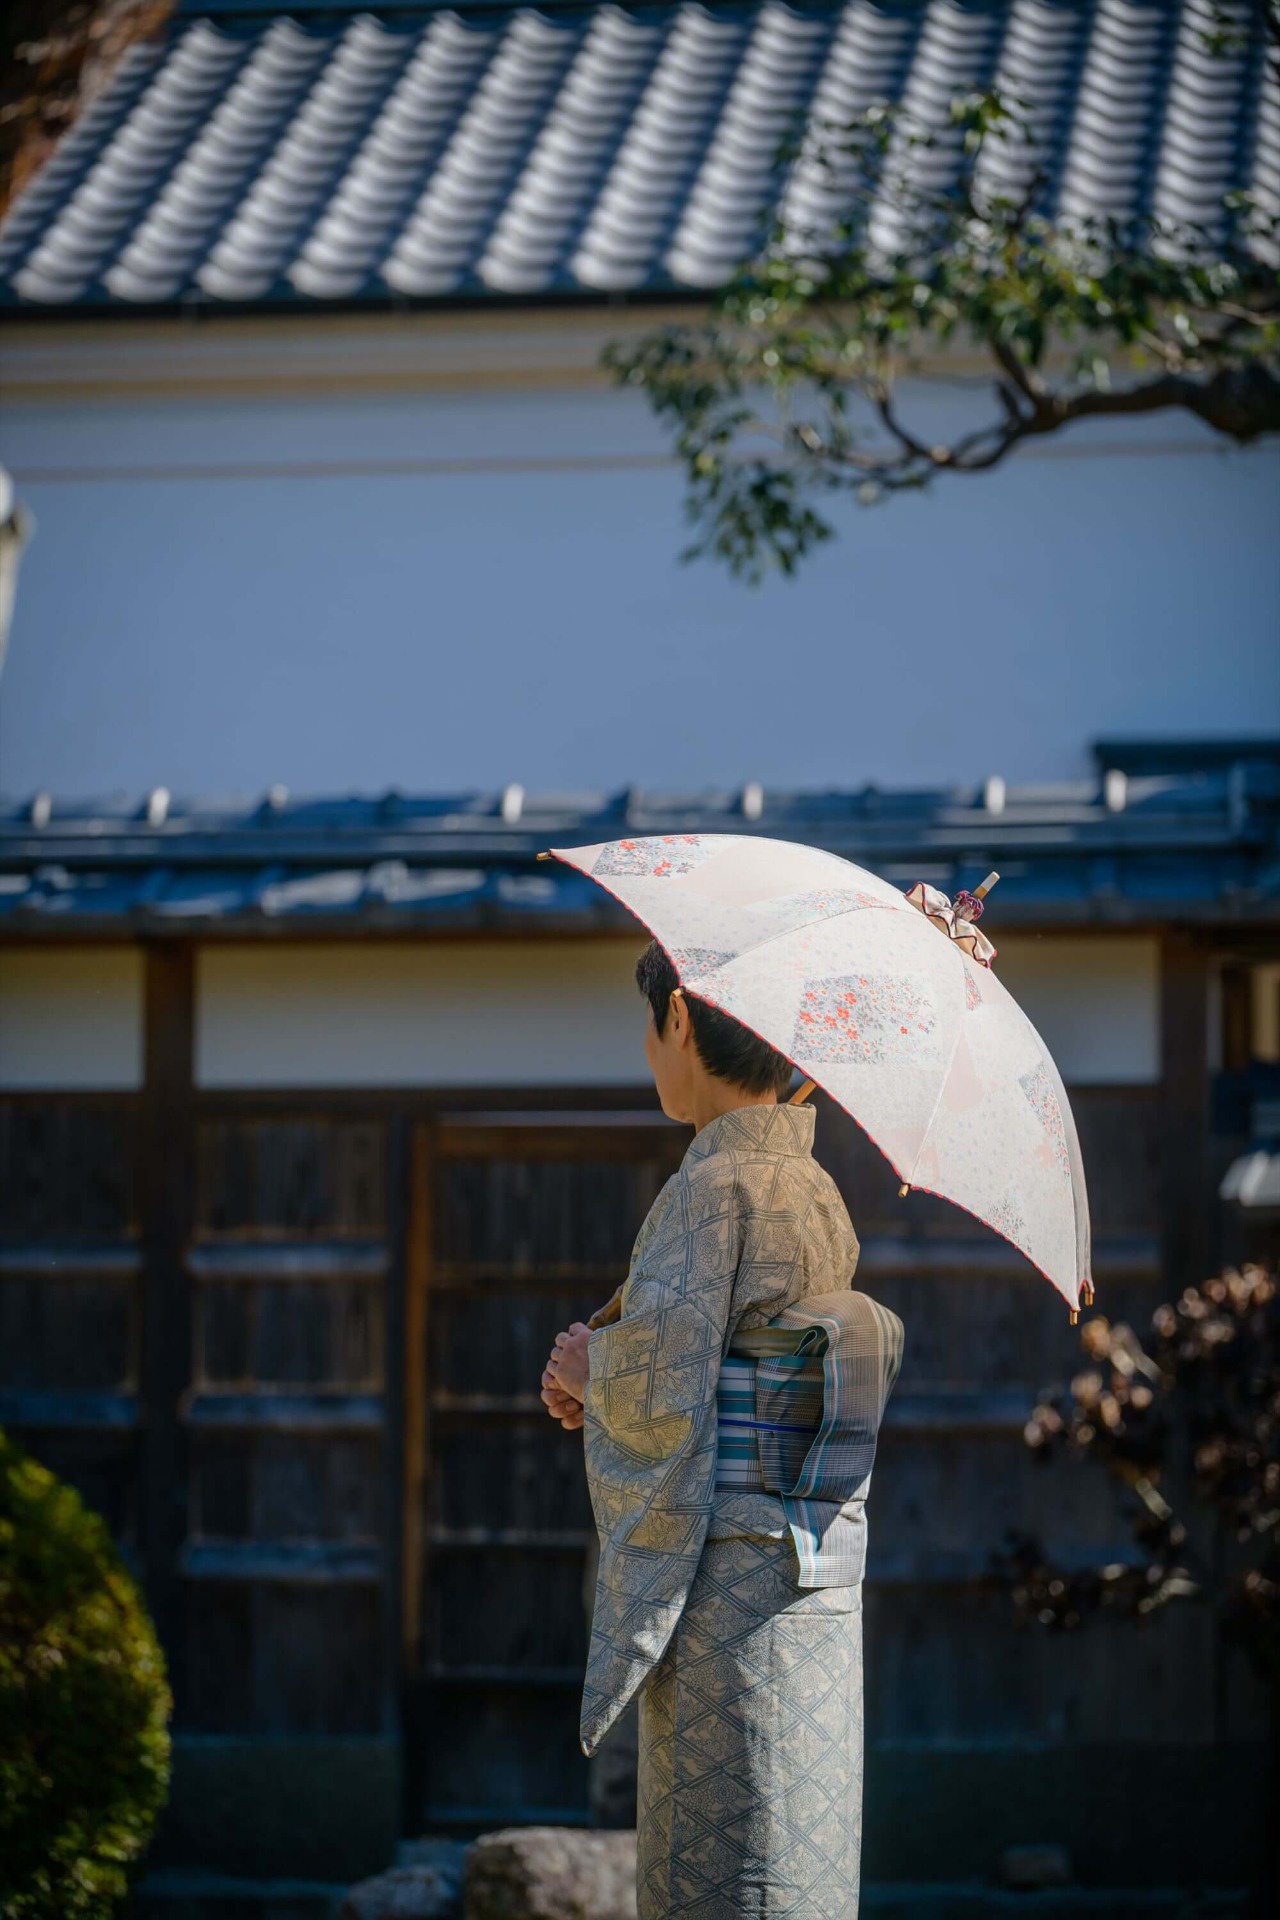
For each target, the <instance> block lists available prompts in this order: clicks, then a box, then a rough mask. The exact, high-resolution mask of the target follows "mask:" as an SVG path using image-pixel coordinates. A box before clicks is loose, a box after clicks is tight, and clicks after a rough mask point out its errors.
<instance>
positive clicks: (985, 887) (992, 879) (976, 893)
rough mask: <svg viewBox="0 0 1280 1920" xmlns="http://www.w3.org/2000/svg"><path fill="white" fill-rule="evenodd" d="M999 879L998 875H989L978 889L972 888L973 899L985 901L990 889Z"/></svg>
mask: <svg viewBox="0 0 1280 1920" xmlns="http://www.w3.org/2000/svg"><path fill="white" fill-rule="evenodd" d="M999 878H1000V875H999V874H998V873H989V874H988V875H987V877H986V879H985V880H984V881H983V883H982V885H981V886H980V887H975V888H974V890H973V897H974V899H975V900H985V899H986V897H987V895H988V894H989V893H990V891H991V889H992V887H994V885H995V884H996V881H997V880H998V879H999Z"/></svg>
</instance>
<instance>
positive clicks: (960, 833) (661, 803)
mask: <svg viewBox="0 0 1280 1920" xmlns="http://www.w3.org/2000/svg"><path fill="white" fill-rule="evenodd" d="M1242 745H1243V743H1242ZM695 832H697V833H759V834H767V835H769V836H770V837H772V838H774V839H780V840H799V841H804V842H806V843H808V844H809V845H812V846H820V847H826V848H828V849H830V850H831V851H832V852H834V853H839V854H842V855H844V856H846V857H847V858H849V859H851V860H855V861H857V862H858V863H859V864H861V865H865V866H868V867H871V868H872V869H873V870H874V871H876V872H877V873H880V874H883V875H884V877H885V878H886V879H890V880H894V881H897V882H898V883H899V884H900V885H902V886H908V885H910V884H911V882H913V881H914V880H918V879H926V880H929V881H931V882H932V883H933V884H935V885H937V886H941V887H944V888H946V889H947V890H948V891H954V890H955V888H957V887H958V886H961V885H974V884H976V882H977V881H978V880H979V879H980V878H981V877H982V876H983V874H985V873H987V872H988V871H989V870H990V869H991V868H992V867H996V868H998V869H999V872H1000V874H1001V883H1000V895H999V899H1000V916H999V917H1000V924H1001V925H1002V926H1006V927H1009V926H1016V925H1018V924H1019V923H1021V924H1023V925H1027V924H1032V923H1035V924H1045V923H1060V924H1079V923H1091V922H1118V923H1130V924H1139V925H1141V924H1148V925H1149V924H1152V923H1158V922H1161V921H1167V920H1170V919H1172V920H1180V921H1181V920H1204V921H1215V920H1227V919H1230V920H1236V921H1258V920H1267V921H1272V922H1274V921H1276V920H1277V919H1280V750H1278V749H1277V746H1276V745H1275V744H1274V743H1272V744H1271V745H1269V746H1268V745H1266V744H1260V745H1259V747H1258V749H1257V751H1256V752H1255V753H1254V755H1253V757H1251V758H1249V759H1242V760H1240V761H1237V762H1235V763H1234V764H1232V765H1230V766H1226V767H1218V768H1215V769H1212V770H1210V771H1208V772H1204V773H1200V774H1189V773H1185V772H1184V773H1177V774H1172V775H1167V774H1161V773H1153V774H1147V775H1144V776H1142V777H1140V778H1139V777H1133V776H1125V775H1124V774H1122V773H1119V772H1117V771H1116V770H1114V769H1113V770H1111V771H1110V772H1109V773H1107V774H1106V775H1105V776H1104V777H1103V778H1102V779H1101V780H1100V781H1098V782H1096V783H1090V784H1087V785H1086V784H1081V785H1078V786H1066V787H1023V788H1019V787H1010V788H1008V789H1005V787H1004V786H1003V783H998V782H992V783H989V784H988V786H987V787H986V788H984V789H977V790H968V789H965V790H958V791H921V792H914V793H913V792H902V791H899V792H884V791H881V790H880V789H878V788H874V787H868V788H863V789H862V790H860V791H859V792H855V793H830V792H828V793H773V792H765V791H762V790H761V789H760V788H759V787H755V788H748V789H746V790H745V791H744V792H742V793H736V794H703V795H680V794H652V793H642V792H638V791H636V790H634V789H631V790H628V791H626V792H623V793H618V794H612V795H554V794H551V795H527V796H526V795H525V794H523V793H522V792H521V790H520V789H519V788H508V789H507V790H506V792H505V793H504V794H471V795H459V796H455V797H443V798H424V799H415V798H412V797H409V796H406V795H403V794H398V793H388V794H385V795H383V796H382V797H381V798H379V799H369V800H365V799H345V800H313V801H292V800H290V799H289V797H288V795H287V794H284V793H282V792H281V791H279V790H275V791H273V792H272V793H270V794H268V795H267V796H266V797H265V798H264V799H262V800H261V801H259V802H257V803H255V804H253V805H224V806H215V805H199V804H194V803H193V804H177V803H174V802H173V801H172V800H171V799H170V797H169V795H168V794H166V793H163V792H157V793H154V794H152V795H150V796H149V797H148V799H146V800H145V801H142V802H139V803H113V804H108V805H101V806H90V805H76V804H71V803H62V802H58V803H55V802H53V801H52V800H50V799H49V797H48V796H44V795H41V796H39V797H37V798H36V799H34V800H27V801H23V802H21V803H20V804H13V803H9V804H5V805H3V806H0V935H3V936H4V937H13V936H21V935H23V934H34V935H37V936H42V937H43V936H47V935H49V934H56V933H60V932H65V933H77V932H85V931H99V930H111V929H113V928H114V929H117V930H119V929H121V928H124V929H133V930H137V931H144V930H149V931H165V930H167V931H171V932H183V931H201V930H205V929H215V928H223V929H228V930H234V931H237V932H239V931H255V930H258V931H266V930H270V929H272V928H279V927H281V926H285V925H287V926H290V927H293V928H295V929H302V928H305V927H313V928H316V929H318V930H323V929H324V928H326V927H328V926H335V927H343V926H349V925H351V924H353V923H355V924H365V925H383V926H393V927H397V926H398V927H405V928H410V927H423V928H427V927H432V928H435V927H440V928H443V927H487V926H501V925H516V926H520V925H529V924H531V923H535V922H536V923H538V924H540V925H542V926H544V927H555V928H557V929H559V928H564V929H570V928H582V927H589V926H602V925H619V924H622V923H623V922H622V915H621V911H620V909H618V908H616V907H614V906H613V904H612V903H611V902H610V901H609V899H608V898H607V896H605V895H604V894H603V893H602V892H601V891H600V890H599V889H598V888H597V887H595V886H593V885H592V884H591V882H589V881H587V880H585V879H584V878H583V877H582V876H581V875H580V874H578V873H576V872H573V871H571V870H569V869H566V868H562V867H559V866H558V865H552V864H546V865H538V864H536V859H535V856H536V855H537V853H538V852H540V851H541V850H542V849H543V848H545V847H548V846H572V845H575V844H576V845H582V844H585V843H589V842H592V841H596V840H613V839H620V838H623V837H625V836H628V835H631V834H636V835H641V834H662V833H695Z"/></svg>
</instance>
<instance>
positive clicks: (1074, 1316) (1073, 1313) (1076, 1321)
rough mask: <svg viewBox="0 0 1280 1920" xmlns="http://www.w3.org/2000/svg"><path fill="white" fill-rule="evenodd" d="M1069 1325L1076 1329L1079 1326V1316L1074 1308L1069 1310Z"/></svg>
mask: <svg viewBox="0 0 1280 1920" xmlns="http://www.w3.org/2000/svg"><path fill="white" fill-rule="evenodd" d="M1071 1324H1072V1326H1073V1327H1078V1326H1079V1325H1080V1315H1079V1313H1078V1311H1077V1310H1076V1308H1075V1307H1072V1309H1071Z"/></svg>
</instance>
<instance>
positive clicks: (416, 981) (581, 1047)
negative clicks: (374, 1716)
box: [196, 938, 645, 1087]
mask: <svg viewBox="0 0 1280 1920" xmlns="http://www.w3.org/2000/svg"><path fill="white" fill-rule="evenodd" d="M643 944H644V943H643V941H642V940H641V939H639V938H637V939H636V940H634V941H626V940H621V941H613V940H608V941H601V940H596V941H585V940H584V941H569V940H565V941H559V940H557V941H529V942H525V943H517V942H515V941H503V942H499V941H493V942H471V941H457V942H445V943H442V944H440V945H434V946H432V945H425V944H424V945H421V946H418V945H413V946H400V945H397V946H377V945H374V944H372V943H369V942H364V943H360V942H356V941H352V942H350V943H342V944H338V945H333V946H330V945H325V946H323V947H319V946H316V947H304V946H295V947H289V946H282V947H277V946H274V945H273V946H270V947H208V948H205V949H204V950H203V951H202V952H201V953H200V955H199V960H198V968H197V1019H196V1077H197V1079H198V1081H199V1082H200V1084H201V1085H202V1086H206V1087H309V1086H339V1087H341V1086H361V1087H373V1086H387V1087H390V1086H432V1087H463V1086H482V1087H483V1086H557V1085H577V1084H582V1085H599V1086H609V1085H618V1084H635V1083H637V1082H641V1081H643V1079H644V1077H645V1063H644V1045H643V1036H644V1003H643V1001H642V1000H641V999H640V996H639V994H638V993H637V992H636V988H635V982H634V968H635V962H636V956H637V954H638V953H639V951H640V949H641V947H642V946H643Z"/></svg>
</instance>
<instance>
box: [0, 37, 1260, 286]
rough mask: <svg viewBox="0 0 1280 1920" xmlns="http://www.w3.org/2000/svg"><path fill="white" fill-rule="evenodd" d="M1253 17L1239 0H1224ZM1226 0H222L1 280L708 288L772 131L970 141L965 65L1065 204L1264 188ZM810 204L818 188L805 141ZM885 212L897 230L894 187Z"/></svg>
mask: <svg viewBox="0 0 1280 1920" xmlns="http://www.w3.org/2000/svg"><path fill="white" fill-rule="evenodd" d="M1227 7H1228V10H1229V11H1234V12H1235V13H1236V14H1237V15H1238V16H1239V18H1240V19H1241V20H1242V21H1244V22H1245V23H1249V22H1251V21H1255V11H1254V9H1253V8H1252V7H1251V6H1250V5H1249V0H1227ZM1222 11H1223V8H1222V6H1221V5H1219V4H1217V0H1182V4H1177V0H800V4H794V5H790V4H782V3H781V0H744V3H743V4H737V3H736V0H729V3H726V4H720V3H719V0H713V3H712V4H693V3H692V0H690V3H688V4H656V5H653V4H647V3H645V4H635V5H628V6H615V5H603V6H600V5H597V6H588V5H582V4H573V5H568V4H565V0H543V4H542V5H540V6H538V7H534V6H520V5H516V6H508V7H498V6H495V5H494V4H492V0H489V3H488V4H486V3H485V0H473V3H472V4H470V5H468V4H466V3H465V0H463V3H462V4H460V5H458V6H456V7H453V8H448V9H445V8H442V7H440V6H429V5H419V6H417V7H412V6H388V7H386V8H385V9H382V10H374V11H373V12H360V13H356V12H354V11H352V10H349V9H347V8H344V7H342V6H337V7H335V6H333V5H321V4H319V0H298V3H297V4H295V6H294V7H293V9H292V10H291V12H288V13H286V12H279V13H277V12H272V11H268V10H266V9H263V8H260V7H259V6H257V5H256V4H255V0H224V4H223V6H222V7H221V8H219V7H212V8H210V9H208V17H200V18H196V17H192V14H191V11H190V9H189V8H188V9H184V10H183V11H181V12H180V13H179V15H178V18H177V20H176V22H175V24H174V25H173V27H172V29H171V31H170V32H169V34H168V36H167V37H166V38H165V39H164V40H163V41H162V42H161V43H160V44H158V45H140V46H137V47H135V48H134V49H133V50H132V52H131V53H130V54H129V55H128V56H127V57H126V58H125V60H124V62H123V63H122V65H121V66H120V68H119V69H118V71H117V72H116V74H115V76H114V78H113V80H112V82H111V83H110V85H109V86H108V87H107V89H106V90H105V92H104V93H102V94H101V95H100V96H99V97H98V98H97V99H96V100H95V101H94V103H93V104H92V105H91V106H90V107H89V108H88V110H87V111H86V112H85V113H84V115H83V116H82V118H81V119H80V121H79V122H78V124H77V125H76V126H75V127H74V128H73V129H72V131H71V132H70V133H69V134H68V135H67V136H66V138H65V139H64V140H63V141H62V143H61V145H60V146H59V147H58V148H57V150H56V151H55V153H54V155H53V156H52V158H51V159H50V160H49V161H48V163H47V164H46V166H45V167H44V169H43V171H42V172H41V173H40V174H39V175H38V176H37V177H36V179H35V180H34V182H33V183H32V185H31V186H30V187H29V188H28V189H27V191H26V193H25V194H24V195H23V196H22V198H21V199H20V200H19V202H18V203H17V205H16V207H15V208H14V209H13V211H12V212H11V214H10V215H9V217H8V219H7V221H6V222H5V224H4V226H3V228H2V229H0V302H3V303H6V304H9V305H14V304H19V305H20V304H26V303H35V304H40V305H45V306H49V305H52V306H68V305H90V306H104V305H105V306H112V305H116V306H121V305H123V306H138V305H144V306H152V307H154V306H161V307H163V306H167V305H171V304H173V303H175V302H183V303H189V302H193V301H194V302H198V303H206V304H213V305H218V304H234V305H237V306H242V305H246V304H256V303H263V302H273V303H278V302H298V301H301V302H306V303H314V302H334V301H343V302H345V301H350V300H353V299H360V298H367V299H376V300H384V301H385V300H387V299H412V300H433V299H445V298H447V299H455V300H456V299H472V298H476V297H481V296H492V295H507V296H523V297H535V298H536V297H547V296H558V295H566V294H568V295H572V294H577V295H583V296H597V297H598V296H602V295H617V294H627V293H633V292H658V291H664V290H665V291H668V292H670V291H678V290H685V291H696V290H699V289H708V288H712V287H714V286H716V285H718V284H719V283H720V282H722V281H723V280H724V278H725V277H726V275H727V274H728V273H729V271H730V270H731V268H732V267H733V266H734V265H735V264H737V263H738V262H739V261H741V260H742V259H743V258H744V257H745V256H747V255H748V254H749V253H750V251H751V249H752V247H753V245H754V244H755V243H756V241H757V240H758V238H759V237H760V235H761V233H762V231H763V228H764V223H765V219H766V216H767V214H768V211H769V207H770V196H771V194H772V193H773V192H774V191H775V183H776V174H775V168H774V158H775V155H776V153H777V150H778V147H779V143H780V142H781V141H782V140H783V138H784V137H785V136H789V135H793V134H794V132H795V130H796V128H797V126H798V125H800V124H802V123H804V122H806V121H807V124H808V126H809V127H810V129H811V130H813V131H815V132H816V133H817V134H818V135H819V137H822V135H823V134H824V133H825V137H826V138H827V139H828V141H829V140H830V137H831V136H830V133H829V131H826V130H829V129H831V128H832V127H836V126H839V125H843V124H848V123H849V122H850V120H851V119H852V118H853V117H854V116H855V115H856V114H858V113H859V112H860V111H861V110H862V109H863V108H865V107H867V106H868V105H870V104H872V103H874V102H876V101H878V100H881V99H885V98H889V99H894V100H899V101H901V102H904V103H905V104H906V106H907V107H908V108H909V109H910V110H911V111H912V113H913V115H915V116H916V117H918V119H920V120H922V121H924V122H925V123H927V124H928V125H930V126H931V127H933V128H935V129H936V131H937V135H938V138H937V142H936V144H935V145H934V146H932V147H931V148H928V149H925V150H922V151H921V152H920V153H919V154H918V155H917V156H916V157H915V160H914V161H913V164H915V165H918V166H919V167H920V168H921V169H924V170H926V171H927V177H928V178H929V179H930V181H933V182H937V183H945V182H946V180H947V179H948V178H950V177H951V176H952V175H953V174H954V172H955V169H956V167H957V164H958V159H959V147H958V136H957V134H956V132H955V130H954V129H953V128H951V126H950V125H949V122H948V119H947V109H948V106H949V103H950V101H951V99H952V98H953V96H955V95H956V94H957V93H958V92H962V91H964V90H966V89H968V88H971V87H973V86H975V85H985V84H987V83H989V82H991V81H992V80H995V81H996V82H997V83H998V84H999V85H1000V86H1001V87H1002V88H1004V89H1005V90H1006V91H1007V92H1008V93H1010V94H1013V95H1017V96H1019V97H1021V98H1023V99H1024V100H1026V101H1027V102H1028V104H1029V106H1030V108H1031V112H1032V117H1033V121H1034V126H1035V129H1036V132H1037V136H1038V139H1039V143H1040V149H1039V154H1038V156H1037V155H1033V154H1030V153H1028V152H1026V151H1025V150H1024V151H1021V152H1019V153H1018V154H1016V155H1013V156H1011V157H1009V158H1007V159H1006V160H1005V161H1004V162H1002V163H1001V166H1002V167H1003V169H1004V171H1003V173H1002V174H1001V175H1000V177H1001V178H1002V179H1003V180H1004V181H1005V182H1006V184H1009V185H1016V184H1017V182H1018V180H1019V179H1020V178H1021V177H1022V176H1023V174H1024V172H1025V170H1026V169H1028V168H1030V167H1031V166H1032V165H1033V164H1035V163H1036V161H1037V159H1038V161H1039V163H1040V164H1042V166H1043V169H1044V175H1045V185H1044V201H1045V204H1046V206H1048V207H1049V208H1050V209H1056V210H1060V211H1061V212H1063V213H1065V214H1070V215H1082V214H1087V213H1096V214H1113V215H1116V216H1118V217H1120V218H1122V219H1123V218H1127V217H1130V216H1138V215H1147V214H1150V215H1155V216H1158V217H1162V218H1165V219H1168V220H1173V221H1178V222H1204V223H1208V224H1210V225H1212V224H1213V223H1214V222H1215V221H1216V220H1217V218H1218V216H1219V213H1220V207H1221V199H1222V195H1223V193H1224V192H1225V191H1227V190H1228V189H1230V188H1233V187H1253V188H1256V189H1261V190H1265V191H1267V192H1268V193H1269V194H1271V195H1274V196H1280V185H1278V183H1280V98H1278V97H1277V89H1276V88H1275V86H1274V84H1266V83H1264V73H1265V62H1264V49H1263V40H1262V33H1261V29H1260V27H1258V26H1257V25H1256V22H1255V24H1254V25H1253V27H1252V28H1251V29H1249V28H1248V27H1247V26H1246V39H1247V44H1244V45H1241V46H1238V47H1235V48H1234V49H1232V50H1228V51H1226V52H1220V53H1214V52H1211V51H1210V50H1209V48H1208V46H1207V45H1206V40H1205V35H1206V32H1208V31H1210V30H1211V29H1212V28H1213V26H1214V24H1215V20H1216V19H1218V18H1219V17H1220V15H1221V14H1222ZM783 195H784V199H783V210H784V212H785V213H786V215H787V216H788V217H789V218H790V219H791V220H792V221H793V222H794V223H795V224H796V225H798V226H799V227H801V228H803V229H806V230H811V229H812V228H813V227H814V226H817V225H820V224H821V222H822V220H823V218H824V215H828V214H829V213H830V211H831V209H832V207H833V206H834V205H835V204H836V202H835V198H834V195H835V187H834V185H833V181H832V178H831V175H830V174H829V173H828V172H824V171H823V169H822V168H821V167H820V166H819V165H818V164H816V163H815V162H813V161H812V160H808V161H806V160H803V159H802V160H801V161H800V162H798V163H797V164H796V166H795V167H794V169H793V170H792V172H791V174H790V176H789V179H788V180H787V182H786V185H785V187H784V189H783ZM877 230H878V232H879V233H880V235H881V236H882V237H884V238H886V239H887V238H890V237H891V234H892V215H891V212H890V210H889V209H888V208H887V207H886V208H884V209H882V210H881V214H880V218H879V224H878V229H877Z"/></svg>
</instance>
